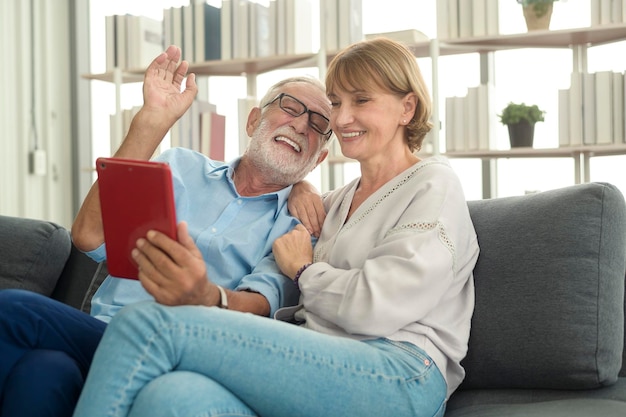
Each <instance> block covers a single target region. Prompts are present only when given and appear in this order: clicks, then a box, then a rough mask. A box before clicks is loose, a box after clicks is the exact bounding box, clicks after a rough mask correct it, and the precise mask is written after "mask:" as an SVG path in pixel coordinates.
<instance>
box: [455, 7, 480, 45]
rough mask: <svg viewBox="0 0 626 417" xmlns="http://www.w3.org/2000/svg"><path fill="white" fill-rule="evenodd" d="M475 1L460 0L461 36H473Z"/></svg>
mask: <svg viewBox="0 0 626 417" xmlns="http://www.w3.org/2000/svg"><path fill="white" fill-rule="evenodd" d="M475 1H476V0H474V2H475ZM474 2H469V1H467V0H460V1H459V2H458V8H459V14H458V24H459V36H458V37H459V38H471V37H472V34H473V32H474V29H473V27H472V7H473V6H474Z"/></svg>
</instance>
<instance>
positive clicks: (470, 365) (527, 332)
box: [462, 183, 626, 389]
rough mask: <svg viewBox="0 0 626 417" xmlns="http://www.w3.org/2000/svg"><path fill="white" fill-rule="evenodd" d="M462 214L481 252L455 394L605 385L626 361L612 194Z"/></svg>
mask: <svg viewBox="0 0 626 417" xmlns="http://www.w3.org/2000/svg"><path fill="white" fill-rule="evenodd" d="M469 207H470V214H471V216H472V220H473V222H474V227H475V229H476V234H477V236H478V241H479V245H480V249H481V251H480V256H479V258H478V262H477V264H476V267H475V269H474V281H475V286H476V307H475V311H474V316H473V318H472V329H471V334H470V341H469V350H468V355H467V357H466V358H465V359H464V361H463V366H464V367H465V369H466V371H467V375H466V378H465V381H464V382H463V385H462V388H465V389H468V388H469V389H472V388H473V389H481V388H527V389H535V388H544V389H590V388H597V387H601V386H606V385H610V384H612V383H614V382H615V381H616V380H617V377H618V374H619V373H620V368H621V372H622V373H623V372H624V371H623V369H624V368H623V367H622V363H621V362H622V358H626V356H625V354H624V291H625V289H624V275H625V270H626V205H625V202H624V197H623V195H622V194H621V193H620V191H619V190H618V189H617V188H616V187H615V186H612V185H610V184H602V183H588V184H580V185H575V186H570V187H565V188H562V189H557V190H552V191H545V192H542V193H538V194H531V195H526V196H519V197H507V198H497V199H492V200H482V201H471V202H469Z"/></svg>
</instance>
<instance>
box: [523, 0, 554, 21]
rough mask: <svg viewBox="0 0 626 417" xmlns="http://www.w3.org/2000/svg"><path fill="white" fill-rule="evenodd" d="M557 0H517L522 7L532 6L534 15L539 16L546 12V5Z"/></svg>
mask: <svg viewBox="0 0 626 417" xmlns="http://www.w3.org/2000/svg"><path fill="white" fill-rule="evenodd" d="M555 1H558V0H517V2H518V3H519V4H521V5H522V6H523V7H527V6H532V9H533V11H534V12H535V16H537V18H540V17H542V16H544V15H545V14H546V13H548V5H549V4H551V3H554V2H555Z"/></svg>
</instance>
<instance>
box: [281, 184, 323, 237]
mask: <svg viewBox="0 0 626 417" xmlns="http://www.w3.org/2000/svg"><path fill="white" fill-rule="evenodd" d="M287 208H288V209H289V212H290V213H291V215H292V216H294V217H295V218H297V219H298V220H300V221H301V222H302V224H303V225H304V227H306V229H307V230H308V231H309V234H311V235H313V236H315V237H319V236H320V232H321V230H322V225H323V224H324V219H325V218H326V210H324V204H323V202H322V197H321V196H320V194H319V192H318V191H317V190H316V189H315V187H313V185H311V184H310V183H308V182H306V181H300V182H299V183H296V184H294V185H293V187H292V190H291V193H289V199H288V200H287Z"/></svg>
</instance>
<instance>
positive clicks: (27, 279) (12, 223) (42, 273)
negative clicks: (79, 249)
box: [0, 216, 71, 296]
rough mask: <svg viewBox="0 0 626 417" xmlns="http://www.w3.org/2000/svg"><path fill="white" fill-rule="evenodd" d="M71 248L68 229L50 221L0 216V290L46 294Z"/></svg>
mask: <svg viewBox="0 0 626 417" xmlns="http://www.w3.org/2000/svg"><path fill="white" fill-rule="evenodd" d="M70 249H71V241H70V235H69V232H68V231H67V230H66V229H65V228H63V227H61V226H59V225H57V224H54V223H51V222H47V221H43V220H36V219H27V218H20V217H11V216H0V289H2V288H22V289H26V290H30V291H35V292H38V293H40V294H44V295H47V296H49V295H50V294H52V291H53V290H54V287H55V286H56V284H57V281H58V279H59V276H60V275H61V271H62V270H63V268H64V267H65V262H66V261H67V259H68V257H69V254H70Z"/></svg>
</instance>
